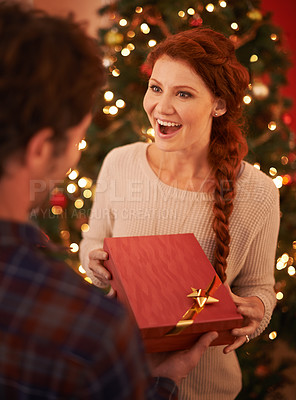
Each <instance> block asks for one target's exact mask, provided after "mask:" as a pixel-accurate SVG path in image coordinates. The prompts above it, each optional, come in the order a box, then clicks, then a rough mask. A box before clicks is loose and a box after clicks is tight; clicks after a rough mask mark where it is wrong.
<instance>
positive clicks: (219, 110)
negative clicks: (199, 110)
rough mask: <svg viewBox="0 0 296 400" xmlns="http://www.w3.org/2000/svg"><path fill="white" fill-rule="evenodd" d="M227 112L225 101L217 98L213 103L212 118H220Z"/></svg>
mask: <svg viewBox="0 0 296 400" xmlns="http://www.w3.org/2000/svg"><path fill="white" fill-rule="evenodd" d="M226 111H227V108H226V101H225V100H224V99H222V98H218V99H216V100H215V101H214V107H213V112H212V115H213V117H221V115H223V114H225V113H226Z"/></svg>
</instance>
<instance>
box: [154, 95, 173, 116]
mask: <svg viewBox="0 0 296 400" xmlns="http://www.w3.org/2000/svg"><path fill="white" fill-rule="evenodd" d="M156 109H157V111H158V113H159V114H172V113H173V112H174V105H173V99H172V98H171V96H168V95H166V94H162V95H161V96H160V97H159V98H158V102H157V106H156Z"/></svg>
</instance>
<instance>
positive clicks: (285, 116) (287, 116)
mask: <svg viewBox="0 0 296 400" xmlns="http://www.w3.org/2000/svg"><path fill="white" fill-rule="evenodd" d="M283 121H284V123H285V124H286V125H291V123H292V115H291V114H289V113H287V112H286V113H284V114H283Z"/></svg>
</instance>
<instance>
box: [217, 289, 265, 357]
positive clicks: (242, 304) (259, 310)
mask: <svg viewBox="0 0 296 400" xmlns="http://www.w3.org/2000/svg"><path fill="white" fill-rule="evenodd" d="M229 290H230V288H229ZM230 293H231V297H232V299H233V301H234V303H235V305H236V307H237V311H238V312H239V313H240V314H241V315H242V316H243V317H244V322H243V327H242V328H235V329H233V330H232V331H231V333H232V335H233V336H235V341H234V342H233V343H232V344H230V345H229V346H226V347H225V348H224V350H223V351H224V353H225V354H226V353H229V352H230V351H232V350H235V349H237V348H238V347H240V346H241V345H243V344H244V343H246V342H248V341H249V336H250V335H252V334H253V333H254V332H255V331H256V329H257V328H258V326H259V325H260V322H261V321H262V319H263V317H264V312H265V309H264V304H263V303H262V301H261V300H260V299H259V297H257V296H251V297H239V296H236V295H235V294H234V293H232V292H231V290H230Z"/></svg>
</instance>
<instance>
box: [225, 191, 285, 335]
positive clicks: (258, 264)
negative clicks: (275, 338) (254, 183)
mask: <svg viewBox="0 0 296 400" xmlns="http://www.w3.org/2000/svg"><path fill="white" fill-rule="evenodd" d="M273 193H274V195H273V196H272V201H271V203H270V207H269V210H268V213H267V215H266V216H265V220H264V221H263V223H262V225H261V226H260V228H259V229H258V232H256V235H255V236H254V238H253V240H252V242H251V245H250V248H249V251H248V255H247V258H246V261H245V264H244V267H243V268H242V269H241V272H240V274H239V275H238V276H237V277H236V279H235V280H234V282H233V284H232V290H233V292H234V293H235V294H237V295H238V296H242V297H249V296H257V297H259V298H260V300H261V301H262V302H263V304H264V307H265V314H264V317H263V319H262V321H261V324H260V325H259V327H258V328H257V330H256V331H255V332H254V334H253V335H252V338H254V337H256V336H258V335H260V334H261V333H262V332H263V330H264V329H265V328H266V327H267V325H268V324H269V321H270V319H271V316H272V312H273V309H274V307H275V303H276V298H275V292H274V283H275V281H274V264H275V252H276V246H277V238H278V232H279V224H280V212H279V211H280V210H279V193H278V190H274V192H273Z"/></svg>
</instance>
